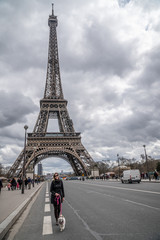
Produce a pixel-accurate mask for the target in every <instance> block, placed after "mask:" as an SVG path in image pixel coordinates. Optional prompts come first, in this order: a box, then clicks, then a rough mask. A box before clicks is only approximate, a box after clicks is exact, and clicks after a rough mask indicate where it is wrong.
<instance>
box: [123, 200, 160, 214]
mask: <svg viewBox="0 0 160 240" xmlns="http://www.w3.org/2000/svg"><path fill="white" fill-rule="evenodd" d="M125 201H126V202H130V203H133V204H137V205H140V206H143V207H148V208H152V209H155V210H158V211H160V208H156V207H152V206H149V205H147V204H143V203H138V202H134V201H131V200H128V199H126V200H125Z"/></svg>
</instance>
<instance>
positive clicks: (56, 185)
mask: <svg viewBox="0 0 160 240" xmlns="http://www.w3.org/2000/svg"><path fill="white" fill-rule="evenodd" d="M53 178H54V179H53V181H52V183H51V187H50V192H51V203H52V204H53V206H54V215H55V218H56V225H58V218H59V214H60V210H61V203H62V202H63V201H64V188H63V182H62V180H61V179H60V178H59V175H58V173H55V174H54V176H53Z"/></svg>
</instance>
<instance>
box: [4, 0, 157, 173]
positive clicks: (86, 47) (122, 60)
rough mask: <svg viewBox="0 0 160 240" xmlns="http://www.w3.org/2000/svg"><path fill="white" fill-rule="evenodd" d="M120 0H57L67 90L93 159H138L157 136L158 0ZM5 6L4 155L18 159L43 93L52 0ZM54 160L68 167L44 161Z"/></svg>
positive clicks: (72, 112) (76, 124) (8, 1)
mask: <svg viewBox="0 0 160 240" xmlns="http://www.w3.org/2000/svg"><path fill="white" fill-rule="evenodd" d="M119 2H120V0H119ZM121 2H124V6H123V8H120V7H119V6H118V0H113V1H102V0H99V1H91V0H83V1H82V0H81V1H74V0H67V1H62V0H58V1H55V15H57V16H58V28H57V33H58V46H59V58H60V69H61V76H62V86H63V92H64V96H65V98H66V99H67V100H68V110H69V114H70V116H71V118H72V120H73V123H74V127H75V130H76V131H80V132H81V133H82V142H83V143H84V145H85V147H86V149H87V150H88V151H89V152H90V153H92V154H93V155H92V157H93V158H95V160H101V159H104V158H105V157H106V156H107V157H109V158H111V159H115V158H116V154H117V152H118V153H120V154H126V155H127V154H128V155H129V156H136V157H137V158H139V156H138V155H140V154H139V153H138V154H137V145H138V146H142V145H143V144H146V143H147V145H150V146H151V147H152V149H154V146H155V145H156V141H158V139H159V133H158V131H157V129H158V128H159V116H160V112H159V104H160V102H159V101H160V100H159V88H160V83H159V82H160V81H159V73H160V72H159V62H160V61H159V60H160V58H159V46H158V44H157V42H158V39H159V32H158V31H159V28H158V26H159V24H158V22H159V21H158V20H157V19H159V18H158V16H159V13H158V6H159V3H158V2H156V1H154V2H153V1H149V0H140V1H135V0H131V1H127V0H123V1H121ZM126 3H128V4H126ZM153 3H154V4H153ZM0 5H1V7H0V21H1V31H0V52H1V56H0V73H1V78H0V81H1V92H0V95H1V96H0V100H1V106H0V107H1V108H0V109H1V110H0V115H1V118H0V123H1V125H0V126H1V129H0V135H1V136H3V139H1V143H0V145H1V146H3V147H2V148H1V157H2V158H3V159H5V160H6V161H7V162H8V161H9V162H13V159H15V158H16V156H15V155H16V154H17V156H18V154H19V152H20V151H21V149H20V147H23V141H24V139H23V138H24V127H23V126H24V123H26V124H28V125H29V126H30V129H32V127H33V125H34V124H35V122H36V119H37V116H38V109H37V107H36V106H35V104H38V103H39V99H40V98H42V97H43V91H44V86H45V76H46V65H47V50H48V33H49V28H48V26H47V24H48V23H47V20H48V15H49V14H50V13H51V2H50V1H43V0H33V1H19V0H14V1H12V0H6V1H1V2H0ZM155 5H156V6H157V9H156V7H155ZM152 9H154V11H155V10H156V11H155V12H154V14H153V12H152ZM146 11H147V14H146ZM146 30H147V31H146ZM155 32H156V34H155ZM24 91H25V92H24ZM23 93H25V96H23ZM27 96H28V97H27ZM31 99H32V100H31ZM15 106H16V107H15ZM34 111H37V113H36V114H37V115H36V114H35V116H34V117H33V116H31V115H32V113H33V112H34ZM29 131H30V130H29ZM15 143H16V145H15ZM142 143H143V144H142ZM13 144H14V146H13ZM15 146H17V147H15ZM13 149H14V150H13ZM133 149H134V150H133ZM155 149H156V150H155V151H156V154H157V156H158V154H159V153H158V152H159V151H157V148H155ZM142 150H143V149H142ZM156 154H155V155H156ZM13 156H14V157H13ZM64 163H65V162H64ZM51 165H54V166H55V168H56V169H58V166H61V167H64V168H65V164H63V163H62V162H61V161H55V160H54V161H50V162H49V163H47V160H46V168H47V169H48V167H49V166H51ZM61 167H60V169H61ZM53 172H54V170H53Z"/></svg>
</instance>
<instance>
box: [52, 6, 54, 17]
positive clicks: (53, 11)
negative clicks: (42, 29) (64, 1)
mask: <svg viewBox="0 0 160 240" xmlns="http://www.w3.org/2000/svg"><path fill="white" fill-rule="evenodd" d="M52 15H54V3H52Z"/></svg>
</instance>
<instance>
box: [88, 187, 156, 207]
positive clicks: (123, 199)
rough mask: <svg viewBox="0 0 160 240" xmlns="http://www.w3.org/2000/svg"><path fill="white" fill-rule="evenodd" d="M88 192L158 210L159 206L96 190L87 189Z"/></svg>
mask: <svg viewBox="0 0 160 240" xmlns="http://www.w3.org/2000/svg"><path fill="white" fill-rule="evenodd" d="M88 193H96V194H100V195H103V196H107V197H111V198H114V199H119V200H121V201H125V202H129V203H133V204H136V205H139V206H143V207H148V208H151V209H154V210H156V211H157V210H158V211H160V208H156V207H152V206H150V205H147V204H144V203H139V202H134V201H131V200H128V199H125V198H119V197H116V196H113V195H110V194H106V193H100V192H96V191H89V192H88Z"/></svg>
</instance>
